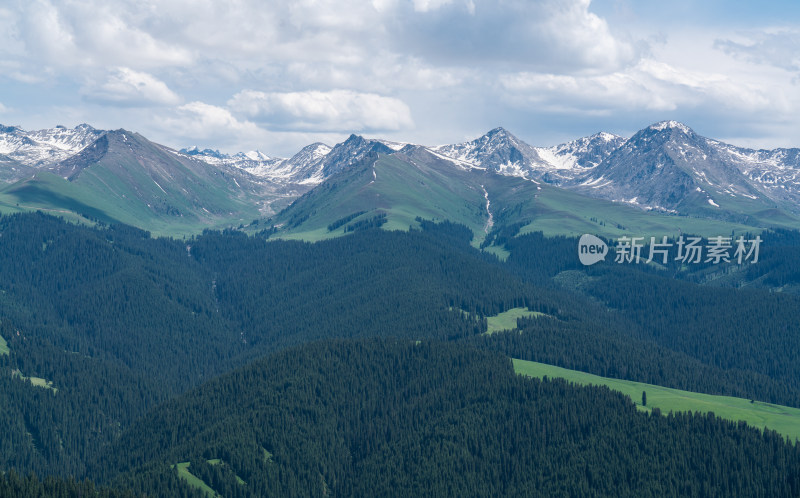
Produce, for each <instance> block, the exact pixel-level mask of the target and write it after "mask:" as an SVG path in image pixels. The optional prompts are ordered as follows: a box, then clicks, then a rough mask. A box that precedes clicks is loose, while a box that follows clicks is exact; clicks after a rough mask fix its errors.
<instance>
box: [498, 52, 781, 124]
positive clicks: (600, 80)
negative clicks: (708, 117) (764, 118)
mask: <svg viewBox="0 0 800 498" xmlns="http://www.w3.org/2000/svg"><path fill="white" fill-rule="evenodd" d="M500 83H501V85H502V87H503V88H504V89H506V90H508V91H509V92H510V94H511V96H512V98H515V99H519V100H522V101H526V102H528V103H530V104H532V105H534V106H542V107H547V106H551V105H552V104H553V103H555V105H557V106H560V108H561V109H562V110H564V111H567V112H590V111H591V112H605V113H611V112H619V111H640V110H647V111H664V112H668V111H675V110H677V109H679V108H680V109H696V108H710V109H713V108H715V107H716V108H717V109H720V108H724V109H735V110H737V111H739V112H742V113H753V112H781V111H783V110H785V109H786V107H787V105H789V104H788V101H787V99H786V98H785V96H784V95H782V94H781V93H780V92H774V91H772V89H766V88H763V87H760V86H757V85H754V84H751V83H749V82H746V81H736V80H734V79H732V78H730V77H728V76H726V75H724V74H714V73H700V72H696V71H689V70H686V69H682V68H679V67H675V66H672V65H669V64H666V63H663V62H658V61H655V60H652V59H644V60H642V61H641V62H640V63H639V64H637V65H636V66H633V67H631V68H628V69H626V70H624V71H619V72H614V73H610V74H604V75H598V76H564V75H553V74H538V73H517V74H511V75H505V76H502V77H501V78H500Z"/></svg>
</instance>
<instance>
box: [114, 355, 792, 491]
mask: <svg viewBox="0 0 800 498" xmlns="http://www.w3.org/2000/svg"><path fill="white" fill-rule="evenodd" d="M184 460H189V461H191V466H190V468H191V469H193V471H195V472H196V474H195V475H198V476H202V478H203V479H204V480H205V481H206V482H208V483H213V486H212V487H213V488H214V489H217V490H220V492H221V493H222V494H223V495H225V496H326V495H333V496H385V495H403V496H438V495H448V496H472V495H481V496H517V495H525V496H568V495H573V496H575V495H580V496H692V495H695V496H701V495H702V496H757V495H762V496H781V495H782V496H792V495H796V494H797V493H800V448H798V447H797V446H795V445H789V444H786V443H785V442H784V440H783V439H782V437H781V436H779V435H778V434H776V433H772V432H769V431H768V432H766V433H764V434H762V433H760V432H759V431H758V430H755V429H746V428H744V427H739V426H738V425H737V424H735V423H732V422H728V421H723V420H720V419H716V418H714V417H713V416H700V415H678V416H661V415H659V414H652V415H648V414H645V413H641V412H638V411H637V410H636V408H635V407H634V405H633V403H631V402H630V400H629V399H628V398H625V397H623V396H622V395H620V394H618V393H614V392H611V391H609V390H608V389H598V388H579V387H574V386H570V385H568V384H567V383H566V382H564V381H560V380H552V381H539V380H537V379H529V378H524V377H520V376H517V375H515V374H514V371H513V368H512V366H511V362H510V360H509V359H508V358H506V357H504V356H502V355H497V354H489V353H486V352H480V351H478V350H473V349H471V348H464V347H460V346H458V345H455V344H444V343H440V342H429V341H424V342H422V343H415V342H412V341H400V340H375V339H369V340H360V341H342V340H337V341H327V342H316V343H312V344H309V345H305V346H302V347H298V348H295V349H290V350H287V351H284V352H281V353H278V354H275V355H273V356H270V357H268V358H265V359H263V360H258V361H256V362H254V363H252V364H250V365H248V366H247V367H245V368H243V369H240V370H237V371H236V372H234V373H232V374H229V375H225V376H223V377H221V378H219V379H215V380H214V381H212V382H209V383H206V384H204V385H203V386H202V387H200V388H198V389H195V390H193V391H191V392H189V393H188V394H187V395H185V396H182V397H180V398H178V399H176V400H174V401H171V402H169V403H167V404H165V405H163V406H161V407H159V408H158V409H157V410H155V411H154V412H153V413H152V414H150V415H149V416H147V417H145V418H144V419H143V420H142V421H140V422H138V423H137V424H135V425H134V426H133V427H132V428H131V429H130V430H129V431H127V432H126V433H125V434H124V435H123V436H122V438H121V439H120V440H119V441H118V442H117V443H116V444H114V445H113V446H112V447H111V448H110V449H109V450H108V451H107V452H106V453H104V454H102V455H100V461H101V462H102V464H103V465H104V466H105V471H106V472H111V473H112V474H113V473H114V472H120V471H121V472H122V473H123V474H126V473H127V475H124V476H123V477H121V478H119V479H118V482H119V484H120V485H125V486H128V487H131V488H133V489H135V490H137V491H143V492H157V490H154V489H152V487H151V486H152V485H151V484H150V483H151V482H152V481H153V479H152V478H150V479H146V480H144V481H142V480H139V479H137V478H136V477H135V476H136V475H137V474H136V473H135V472H134V473H132V474H133V476H134V477H129V476H130V475H131V473H130V472H129V470H135V469H136V466H137V465H138V464H140V463H142V462H153V461H163V462H170V461H172V462H178V461H184ZM209 460H211V461H214V462H216V461H217V460H219V461H220V462H218V463H216V464H215V465H212V464H210V463H209ZM722 469H726V470H725V471H722V472H720V470H722ZM727 469H737V471H736V472H729V471H727ZM151 472H155V471H154V470H151ZM237 478H238V479H237ZM223 490H224V491H223Z"/></svg>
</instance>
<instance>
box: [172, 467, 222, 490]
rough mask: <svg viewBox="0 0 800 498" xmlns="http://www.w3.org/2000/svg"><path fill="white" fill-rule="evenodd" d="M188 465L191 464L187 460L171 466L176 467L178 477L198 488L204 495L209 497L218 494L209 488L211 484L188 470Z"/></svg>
mask: <svg viewBox="0 0 800 498" xmlns="http://www.w3.org/2000/svg"><path fill="white" fill-rule="evenodd" d="M189 465H191V464H190V463H189V462H181V463H179V464H176V465H173V467H177V468H178V477H180V478H181V479H183V480H184V481H186V484H188V485H189V486H191V487H193V488H195V489H199V490H200V491H202V492H203V493H205V495H206V496H211V497H216V496H219V495H218V494H217V492H216V491H214V490H213V489H211V486H209V485H208V484H206V483H205V481H203V480H202V479H200V478H199V477H197V476H196V475H194V474H192V473H191V472H189Z"/></svg>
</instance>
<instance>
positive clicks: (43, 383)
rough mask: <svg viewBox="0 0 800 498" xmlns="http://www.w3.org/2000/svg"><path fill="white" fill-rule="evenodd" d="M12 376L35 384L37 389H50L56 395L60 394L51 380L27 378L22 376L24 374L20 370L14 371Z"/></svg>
mask: <svg viewBox="0 0 800 498" xmlns="http://www.w3.org/2000/svg"><path fill="white" fill-rule="evenodd" d="M11 375H12V376H14V377H17V378H20V379H22V380H27V381H30V383H31V384H33V385H34V386H36V387H42V388H44V389H50V390H51V391H53V392H54V393H57V392H58V388H56V387H55V384H53V381H51V380H47V379H43V378H41V377H26V376H24V375H22V372H20V371H19V370H14V371H13V372H11Z"/></svg>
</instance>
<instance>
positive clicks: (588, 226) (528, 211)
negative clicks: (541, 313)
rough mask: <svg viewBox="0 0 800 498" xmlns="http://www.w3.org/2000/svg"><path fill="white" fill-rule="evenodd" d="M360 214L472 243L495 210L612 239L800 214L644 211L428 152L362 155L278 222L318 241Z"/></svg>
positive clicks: (721, 228) (548, 228) (713, 230)
mask: <svg viewBox="0 0 800 498" xmlns="http://www.w3.org/2000/svg"><path fill="white" fill-rule="evenodd" d="M484 191H485V193H484ZM485 195H488V201H489V203H488V204H489V206H488V211H487V199H486V197H485ZM361 212H363V213H364V214H362V215H361V216H359V217H358V218H356V220H361V219H366V218H369V217H371V216H374V215H375V214H376V213H378V212H381V213H386V215H387V218H388V222H387V223H386V224H385V225H384V227H383V228H384V229H390V230H391V229H407V228H408V227H409V226H415V225H416V222H415V218H417V217H421V218H424V219H430V220H436V221H441V220H449V221H452V222H455V223H460V224H463V225H466V226H467V227H469V228H470V229H471V230H472V232H473V234H474V236H475V239H474V241H473V244H474V245H478V244H480V242H481V241H483V239H484V238H485V236H486V232H487V230H488V229H490V228H491V226H490V225H489V224H488V222H489V215H490V214H491V218H492V222H493V224H494V227H495V228H496V227H500V226H506V225H512V224H522V225H523V226H522V229H521V230H520V233H522V234H524V233H528V232H534V231H541V232H544V233H545V234H546V235H580V234H583V233H593V234H597V235H603V236H606V237H610V238H613V237H618V236H621V235H636V236H662V235H668V236H678V235H679V234H681V233H692V234H700V235H705V236H715V235H728V234H730V233H732V232H733V233H736V234H741V233H754V232H760V231H761V230H762V229H763V228H766V227H768V226H795V227H800V221H799V220H796V219H794V218H792V217H791V216H789V215H786V214H785V213H782V212H781V213H780V214H781V216H779V217H778V216H777V215H776V217H774V220H775V223H771V220H772V219H773V218H770V217H765V216H761V217H758V216H755V215H752V216H740V217H738V218H737V217H734V218H736V219H737V220H740V221H730V220H726V219H716V218H699V217H690V216H679V215H674V214H670V213H664V212H656V211H644V210H641V209H638V208H635V207H632V206H629V205H625V204H620V203H614V202H609V201H606V200H601V199H593V198H589V197H586V196H583V195H581V194H578V193H575V192H571V191H568V190H563V189H560V188H557V187H553V186H550V185H546V184H536V183H533V182H530V181H527V180H524V179H520V178H515V177H508V176H501V175H497V174H494V173H490V172H485V171H481V170H461V169H458V168H455V167H453V166H452V165H451V164H448V163H445V162H443V161H441V160H440V159H437V158H435V157H433V156H431V155H430V154H427V153H425V152H424V151H413V152H409V153H408V154H403V153H397V154H392V155H390V156H382V157H380V158H379V159H377V160H375V159H374V158H373V160H372V161H364V162H362V163H361V164H358V165H356V166H354V167H353V168H351V169H350V170H349V171H345V172H343V173H341V174H339V175H337V176H334V177H332V178H330V179H329V180H328V181H326V182H324V183H323V184H321V185H320V186H318V187H317V188H315V189H314V190H312V191H311V192H309V193H308V194H306V195H305V196H303V197H302V198H300V199H298V200H297V201H296V202H295V203H294V204H293V205H292V206H290V207H289V208H288V209H287V210H285V211H284V212H283V213H281V214H280V215H279V216H278V217H276V218H275V220H274V222H275V223H276V224H277V225H280V226H281V228H282V229H283V232H282V233H281V235H280V236H281V237H286V238H300V239H304V240H319V239H323V238H329V237H335V236H339V235H342V234H344V233H345V231H344V226H342V227H339V228H337V229H336V230H333V231H329V230H328V229H327V226H328V225H329V224H331V223H333V222H335V221H337V220H340V219H342V218H344V217H347V216H348V215H352V214H355V213H361ZM490 249H491V248H490Z"/></svg>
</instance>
